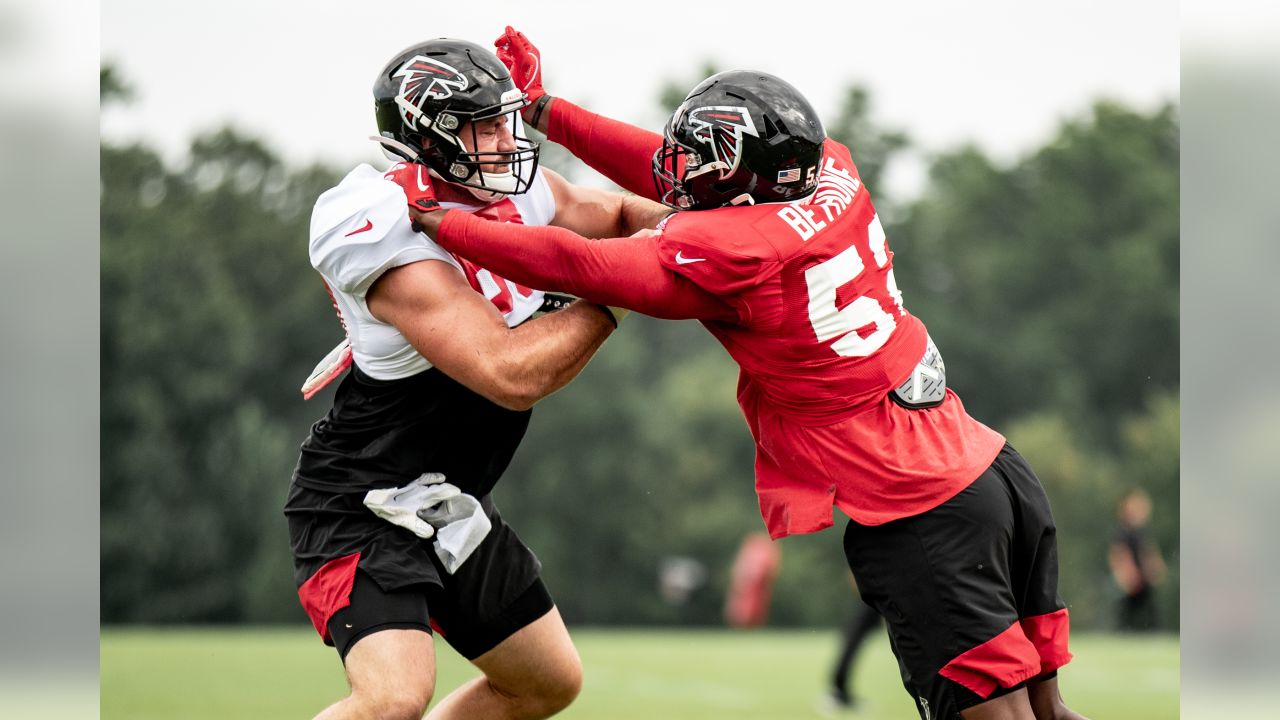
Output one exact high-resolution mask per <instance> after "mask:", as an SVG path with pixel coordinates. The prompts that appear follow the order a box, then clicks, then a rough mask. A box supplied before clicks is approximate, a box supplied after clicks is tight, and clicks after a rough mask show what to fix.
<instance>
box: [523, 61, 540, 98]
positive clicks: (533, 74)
mask: <svg viewBox="0 0 1280 720" xmlns="http://www.w3.org/2000/svg"><path fill="white" fill-rule="evenodd" d="M529 57H531V58H533V72H531V73H529V79H528V80H526V81H525V83H524V88H522V89H524V90H528V89H529V86H530V85H532V84H533V79H534V78H536V77H538V66H539V65H541V63H540V62H538V56H537V55H534V54H533V53H529Z"/></svg>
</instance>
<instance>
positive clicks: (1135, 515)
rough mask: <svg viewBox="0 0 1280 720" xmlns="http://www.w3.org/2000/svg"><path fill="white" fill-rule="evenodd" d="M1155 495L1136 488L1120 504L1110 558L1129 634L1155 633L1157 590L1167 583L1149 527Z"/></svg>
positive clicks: (1122, 623) (1120, 618) (1120, 612)
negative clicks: (1153, 631) (1152, 497)
mask: <svg viewBox="0 0 1280 720" xmlns="http://www.w3.org/2000/svg"><path fill="white" fill-rule="evenodd" d="M1150 521H1151V496H1150V495H1148V494H1147V492H1146V491H1145V490H1142V489H1140V488H1133V489H1131V490H1129V491H1128V492H1126V493H1125V494H1124V495H1122V496H1121V497H1120V501H1119V502H1118V503H1117V504H1116V528H1115V531H1114V532H1113V533H1112V536H1111V547H1110V549H1109V551H1108V553H1107V559H1108V561H1109V564H1110V566H1111V578H1112V580H1114V581H1115V584H1116V587H1118V588H1119V589H1120V593H1121V595H1120V604H1119V607H1118V615H1117V618H1118V626H1119V628H1120V630H1122V631H1125V632H1143V631H1151V630H1155V629H1156V627H1157V625H1158V623H1157V621H1156V598H1155V588H1156V586H1157V585H1159V584H1160V583H1162V582H1164V577H1165V572H1166V568H1165V564H1164V558H1163V557H1162V556H1161V554H1160V548H1159V547H1158V546H1157V545H1156V541H1155V539H1154V538H1152V537H1151V532H1150V530H1149V529H1148V527H1147V525H1148V523H1149V522H1150Z"/></svg>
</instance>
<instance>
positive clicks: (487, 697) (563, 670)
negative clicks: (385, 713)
mask: <svg viewBox="0 0 1280 720" xmlns="http://www.w3.org/2000/svg"><path fill="white" fill-rule="evenodd" d="M472 662H473V663H474V664H475V666H476V667H478V668H480V670H481V671H482V672H483V673H484V676H483V677H479V678H476V679H475V680H472V681H471V682H469V683H467V684H466V685H463V686H462V687H460V688H458V689H457V690H455V691H454V692H453V693H450V695H449V696H448V697H447V698H445V699H444V700H442V701H441V702H440V704H439V705H437V706H436V707H435V708H434V709H432V711H431V714H430V715H428V716H427V717H428V719H429V720H445V719H450V720H452V719H453V718H478V717H483V718H494V719H495V720H505V719H510V720H537V719H539V718H546V717H551V716H552V715H554V714H556V713H558V712H560V711H561V710H563V709H564V708H566V707H568V706H569V703H571V702H573V699H574V698H576V697H577V696H578V692H579V691H580V690H581V688H582V661H581V660H580V659H579V658H578V651H577V649H575V648H574V646H573V642H572V641H571V640H570V639H569V631H568V630H567V629H566V628H565V626H564V622H563V621H562V620H561V618H560V612H559V611H558V610H556V609H555V608H554V607H553V608H552V609H551V611H550V612H548V613H546V614H545V615H543V616H542V617H541V618H538V619H537V620H535V621H533V622H532V623H530V624H529V625H526V626H525V627H523V628H521V629H520V630H518V631H516V633H515V634H514V635H512V636H510V637H508V638H507V639H506V640H503V641H502V642H501V643H499V644H498V646H497V647H495V648H493V649H492V650H489V651H488V652H486V653H484V654H483V655H481V656H479V657H477V658H475V659H474V660H473V661H472Z"/></svg>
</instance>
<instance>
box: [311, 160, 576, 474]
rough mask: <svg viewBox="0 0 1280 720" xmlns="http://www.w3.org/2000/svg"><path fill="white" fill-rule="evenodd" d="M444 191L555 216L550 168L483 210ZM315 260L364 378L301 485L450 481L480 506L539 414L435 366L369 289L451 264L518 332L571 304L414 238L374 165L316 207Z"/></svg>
mask: <svg viewBox="0 0 1280 720" xmlns="http://www.w3.org/2000/svg"><path fill="white" fill-rule="evenodd" d="M438 191H439V192H440V195H441V197H440V200H441V204H442V205H443V206H444V207H446V208H451V209H459V210H463V211H465V212H468V213H474V214H475V215H476V216H477V217H484V218H487V219H489V220H493V221H497V222H504V223H506V222H510V223H528V224H531V225H542V224H546V223H547V222H549V221H550V220H551V218H552V217H553V216H554V215H555V200H554V198H553V196H552V193H551V189H550V187H549V186H548V185H547V181H546V179H545V177H544V176H543V175H542V173H541V171H538V172H537V173H536V174H535V176H534V178H533V181H532V183H531V185H530V189H529V191H528V192H526V193H523V194H520V195H512V196H508V197H504V198H503V199H501V200H499V201H497V202H494V203H492V204H489V205H486V206H483V207H477V201H476V200H475V199H474V198H473V197H472V196H471V195H469V194H465V193H464V192H463V191H460V190H457V189H455V188H452V187H451V186H449V185H447V184H444V183H439V185H438ZM310 254H311V263H312V265H313V266H314V267H315V268H316V270H318V271H319V272H320V274H321V276H322V277H323V278H324V282H325V285H326V286H327V288H328V289H329V292H330V295H331V296H332V298H333V303H334V307H335V309H336V310H337V312H338V315H339V318H340V320H341V322H342V326H343V328H344V329H345V331H346V333H347V337H348V340H349V341H350V346H351V356H352V358H353V360H354V369H353V371H352V372H351V373H349V374H348V375H347V376H346V377H345V378H344V379H343V382H342V383H341V385H340V386H339V387H338V391H337V394H336V396H335V398H334V405H333V409H332V410H331V411H330V412H329V414H328V415H326V416H325V417H324V418H323V419H321V420H320V421H319V422H317V423H316V424H315V426H314V427H313V428H312V432H311V435H310V437H309V438H308V439H307V441H306V443H305V444H304V445H303V447H302V455H301V458H300V459H299V463H298V467H297V469H296V470H295V476H296V478H297V482H298V484H299V485H302V486H303V487H308V488H312V489H316V490H326V491H329V492H361V493H363V492H365V491H368V490H370V489H373V488H386V487H399V486H401V485H404V484H405V483H406V482H408V481H411V480H413V479H414V478H416V477H418V476H419V475H421V474H422V473H424V472H438V473H444V474H445V475H446V476H447V477H448V478H449V482H451V483H453V484H455V485H458V486H459V487H461V488H463V489H464V490H465V491H466V492H468V493H470V494H472V495H474V496H476V497H479V496H481V495H483V494H484V493H486V492H488V491H489V489H490V488H492V486H493V484H494V483H495V482H496V481H497V479H498V477H499V476H500V475H501V474H502V471H503V470H504V469H505V468H506V466H507V464H508V463H509V462H510V459H511V455H512V454H513V453H514V452H515V448H516V446H517V445H518V444H519V442H520V439H521V437H522V436H523V435H524V431H525V428H526V426H527V424H528V421H529V412H527V411H526V412H515V411H511V410H507V409H504V408H502V407H499V406H498V405H495V404H494V403H492V402H490V401H488V400H486V399H485V398H483V397H481V396H480V395H478V394H476V393H474V392H472V391H470V390H469V389H467V388H466V387H464V386H462V385H461V384H459V383H457V382H455V381H453V380H452V379H450V378H449V377H447V376H445V375H444V374H443V373H441V372H440V371H439V370H436V369H434V368H432V366H431V363H430V362H429V361H428V360H427V359H426V358H425V357H423V356H422V355H421V354H420V353H419V352H418V351H417V350H416V349H414V347H413V346H412V345H410V344H409V341H408V340H407V339H405V337H404V336H403V335H402V334H401V333H400V331H399V330H398V329H396V327H395V326H393V325H391V324H390V323H386V322H383V321H381V320H379V319H377V318H376V317H374V316H373V314H372V313H370V312H369V306H368V302H367V297H366V296H367V293H368V292H369V288H370V287H372V285H373V283H374V282H375V281H376V280H377V279H378V278H379V277H381V275H382V274H383V273H385V272H386V271H387V270H390V269H391V268H394V267H398V266H401V265H406V264H409V263H412V262H418V261H422V260H434V261H439V262H445V263H448V264H450V265H452V266H454V267H456V268H458V269H459V270H460V271H462V272H463V273H464V274H465V275H466V278H467V280H468V281H469V283H470V284H471V287H472V288H474V289H475V291H476V292H478V293H480V294H482V295H484V296H485V297H486V298H488V299H489V300H490V301H491V302H492V303H493V304H494V305H495V306H496V307H497V308H498V310H499V312H501V313H502V314H503V316H504V317H505V319H506V322H507V325H508V326H509V327H515V326H516V325H518V324H520V323H522V322H524V321H525V320H527V319H529V318H531V317H533V316H534V315H535V314H536V313H538V312H539V311H542V310H549V309H553V308H558V307H560V306H561V305H562V303H563V302H564V301H566V298H563V297H561V296H553V295H548V294H546V293H543V292H542V291H541V290H532V289H529V288H527V287H524V286H521V285H518V284H516V283H514V282H511V281H509V280H506V279H503V278H502V277H499V276H497V275H495V274H494V273H491V272H489V271H488V270H486V269H484V268H482V267H480V266H479V265H476V264H475V263H472V262H470V261H468V260H464V259H461V258H458V257H456V256H454V255H452V254H450V253H449V252H448V251H446V250H445V249H443V248H441V247H440V246H439V245H437V244H436V243H435V242H433V241H432V240H431V239H430V238H428V237H427V236H426V235H423V234H421V233H418V232H414V231H413V229H412V226H411V225H410V221H409V217H408V212H407V210H406V199H405V193H404V191H403V190H402V189H401V188H400V187H399V186H398V185H396V184H395V183H394V182H391V181H389V180H387V179H384V177H383V173H382V172H379V171H378V170H375V169H374V168H372V167H370V166H368V165H361V166H359V167H357V168H355V169H354V170H352V171H351V172H350V173H349V174H348V175H347V176H346V177H345V178H343V180H342V182H341V183H339V184H338V185H337V186H336V187H334V188H333V189H331V190H329V191H327V192H326V193H324V194H323V195H321V196H320V199H319V200H318V201H317V202H316V206H315V210H314V212H313V214H312V218H311V243H310Z"/></svg>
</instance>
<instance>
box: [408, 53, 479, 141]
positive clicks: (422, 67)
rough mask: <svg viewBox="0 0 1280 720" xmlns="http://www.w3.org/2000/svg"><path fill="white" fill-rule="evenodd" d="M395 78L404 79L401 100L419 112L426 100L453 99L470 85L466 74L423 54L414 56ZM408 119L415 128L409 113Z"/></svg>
mask: <svg viewBox="0 0 1280 720" xmlns="http://www.w3.org/2000/svg"><path fill="white" fill-rule="evenodd" d="M392 77H398V78H401V80H400V97H401V98H402V99H403V100H404V102H406V103H408V104H409V105H412V106H413V107H415V108H417V110H418V111H419V112H421V111H422V103H423V101H424V100H426V99H427V98H431V99H432V100H444V99H445V98H449V97H452V96H453V92H454V91H455V90H457V91H462V90H466V89H467V84H468V83H467V76H466V75H463V74H462V73H460V72H458V71H457V70H456V69H454V68H452V67H450V66H448V65H446V64H444V63H442V62H440V61H439V60H432V59H431V58H429V57H424V56H422V55H415V56H414V57H413V58H412V59H411V60H409V61H408V62H406V63H405V64H404V66H403V67H401V68H400V70H398V71H397V72H396V74H395V75H392ZM405 120H406V122H409V123H410V125H412V120H413V118H410V117H408V115H407V114H406V116H405Z"/></svg>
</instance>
